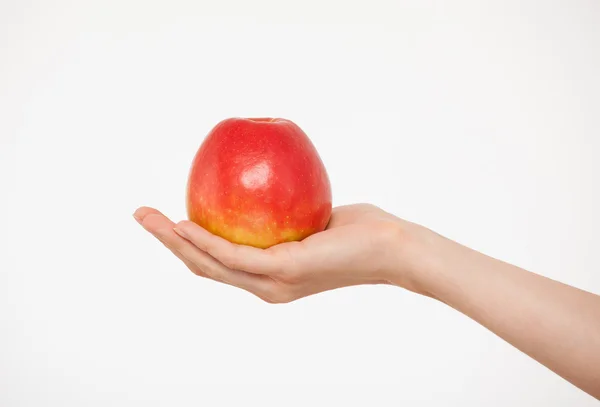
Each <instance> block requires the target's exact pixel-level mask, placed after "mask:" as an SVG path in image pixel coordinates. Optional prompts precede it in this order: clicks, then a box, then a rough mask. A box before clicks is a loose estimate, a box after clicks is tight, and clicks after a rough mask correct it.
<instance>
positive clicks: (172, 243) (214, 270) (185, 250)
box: [138, 208, 274, 298]
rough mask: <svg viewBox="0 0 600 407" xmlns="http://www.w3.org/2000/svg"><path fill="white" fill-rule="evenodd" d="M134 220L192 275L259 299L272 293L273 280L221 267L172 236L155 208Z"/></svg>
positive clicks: (182, 239)
mask: <svg viewBox="0 0 600 407" xmlns="http://www.w3.org/2000/svg"><path fill="white" fill-rule="evenodd" d="M138 217H139V218H140V220H141V222H140V223H141V224H142V226H143V227H144V228H145V229H146V230H148V231H149V232H150V233H152V234H153V235H154V236H155V237H156V238H157V239H159V240H160V241H161V242H162V243H163V244H164V245H165V246H167V248H168V249H170V250H171V251H172V252H173V253H174V254H175V255H176V256H177V257H179V258H180V259H182V260H184V262H185V263H186V265H188V267H190V268H191V269H192V271H193V272H195V273H196V274H199V273H198V272H200V273H202V274H203V275H206V276H208V277H209V278H211V279H213V280H216V281H220V282H222V283H225V284H229V285H233V286H236V287H239V288H242V289H244V290H246V291H250V292H252V293H253V294H255V295H258V296H260V297H261V298H262V297H268V296H270V295H271V294H272V293H271V292H272V291H273V287H272V286H273V284H274V282H273V280H271V279H270V278H265V277H263V276H258V275H254V274H250V273H246V272H244V271H240V270H232V269H229V268H228V267H225V266H224V265H223V264H221V263H220V262H219V261H217V260H216V259H215V258H213V257H212V256H211V255H210V254H208V253H206V252H204V251H202V250H200V249H199V248H198V247H196V246H194V245H193V244H192V243H191V242H189V241H188V240H186V239H184V238H182V237H181V236H179V235H178V234H176V233H175V232H174V231H173V225H174V223H173V222H172V221H170V220H169V219H168V218H167V217H166V216H165V215H163V214H162V213H160V212H159V211H157V210H156V209H152V208H143V209H140V211H139V213H138ZM190 265H191V266H190ZM199 275H201V274H199Z"/></svg>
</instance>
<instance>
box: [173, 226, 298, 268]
mask: <svg viewBox="0 0 600 407" xmlns="http://www.w3.org/2000/svg"><path fill="white" fill-rule="evenodd" d="M174 231H175V232H176V233H177V234H178V235H180V236H181V237H183V238H185V239H187V240H189V241H190V242H191V243H193V244H194V245H195V246H196V247H198V248H199V249H200V250H202V251H205V252H207V253H208V254H210V255H211V256H212V257H214V258H215V259H217V260H219V261H220V262H221V263H222V264H224V265H225V266H227V267H228V268H231V269H237V270H243V271H246V272H249V273H253V274H263V275H269V276H274V275H277V274H279V273H282V272H285V271H286V270H287V269H289V268H290V267H292V265H293V264H292V263H293V260H292V258H291V256H288V258H287V259H286V258H285V257H284V256H282V255H281V253H282V252H283V251H282V250H269V249H266V250H265V249H258V248H255V247H251V246H245V245H239V244H234V243H231V242H229V241H227V240H225V239H223V238H221V237H219V236H216V235H214V234H212V233H210V232H208V231H207V230H206V229H204V228H202V227H200V226H198V225H197V224H195V223H194V222H191V221H181V222H179V223H177V225H176V226H175V228H174ZM284 244H287V245H289V243H284Z"/></svg>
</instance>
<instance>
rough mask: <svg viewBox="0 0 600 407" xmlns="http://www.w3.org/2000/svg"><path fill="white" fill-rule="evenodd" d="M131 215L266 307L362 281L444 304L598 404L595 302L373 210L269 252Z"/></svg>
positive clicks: (350, 214)
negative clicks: (259, 300) (264, 303)
mask: <svg viewBox="0 0 600 407" xmlns="http://www.w3.org/2000/svg"><path fill="white" fill-rule="evenodd" d="M134 217H135V218H136V220H137V221H138V222H139V223H140V224H141V225H142V226H143V227H144V229H146V230H147V231H148V232H150V233H151V234H153V235H154V236H155V237H156V238H157V239H158V240H160V241H161V242H162V243H163V244H164V245H165V246H166V247H167V248H168V249H170V250H171V251H172V252H173V254H175V256H177V257H178V258H179V259H180V260H181V261H183V263H185V265H186V266H187V267H188V268H189V269H190V270H191V271H192V272H193V273H195V274H196V275H198V276H201V277H205V278H209V279H212V280H215V281H218V282H221V283H225V284H229V285H232V286H236V287H239V288H241V289H243V290H246V291H248V292H250V293H252V294H254V295H256V296H257V297H259V298H261V299H262V300H264V301H267V302H269V303H286V302H290V301H294V300H296V299H299V298H302V297H306V296H309V295H313V294H317V293H319V292H323V291H327V290H333V289H337V288H342V287H347V286H353V285H360V284H390V285H395V286H398V287H402V288H405V289H407V290H410V291H412V292H415V293H417V294H421V295H425V296H428V297H431V298H433V299H436V300H438V301H441V302H442V303H445V304H447V305H448V306H450V307H452V308H454V309H455V310H457V311H459V312H461V313H463V314H464V315H466V316H467V317H469V318H472V319H473V320H475V321H477V322H478V323H479V324H481V325H482V326H484V327H485V328H487V329H489V330H490V331H492V332H493V333H495V334H496V335H498V336H499V337H501V338H503V339H504V340H505V341H507V342H508V343H510V344H511V345H513V346H514V347H516V348H517V349H519V350H521V351H523V352H524V353H526V354H527V355H529V356H530V357H532V358H533V359H535V360H537V361H538V362H540V363H541V364H543V365H545V366H546V367H547V368H549V369H551V370H552V371H554V372H555V373H557V374H558V375H560V376H562V377H563V378H564V379H566V380H568V381H569V382H571V383H572V384H574V385H575V386H577V387H579V388H580V389H582V390H583V391H585V392H587V393H588V394H590V395H592V396H593V397H595V398H597V399H600V296H598V295H595V294H592V293H590V292H587V291H583V290H580V289H577V288H574V287H571V286H569V285H566V284H562V283H560V282H557V281H554V280H551V279H548V278H546V277H543V276H541V275H538V274H535V273H532V272H529V271H527V270H523V269H521V268H519V267H516V266H513V265H510V264H507V263H504V262H502V261H500V260H497V259H494V258H491V257H488V256H486V255H484V254H482V253H479V252H477V251H474V250H472V249H470V248H467V247H465V246H463V245H460V244H459V243H456V242H454V241H451V240H449V239H447V238H444V237H443V236H440V235H439V234H437V233H435V232H433V231H431V230H429V229H427V228H425V227H423V226H420V225H417V224H414V223H411V222H407V221H405V220H402V219H399V218H397V217H395V216H393V215H392V214H389V213H387V212H385V211H383V210H381V209H379V208H377V207H375V206H373V205H368V204H358V205H348V206H342V207H338V208H334V210H333V214H332V217H331V221H330V223H329V225H328V226H327V229H326V230H325V231H323V232H320V233H317V234H314V235H312V236H310V237H308V238H306V239H304V240H303V241H301V242H291V243H283V244H279V245H276V246H273V247H271V248H269V249H256V248H253V247H249V246H240V245H235V244H232V243H230V242H228V241H226V240H224V239H222V238H220V237H217V236H215V235H213V234H210V233H209V232H207V231H206V230H204V229H203V228H201V227H200V226H198V225H196V224H194V223H192V222H190V221H181V222H179V223H174V222H172V221H171V220H169V219H168V218H167V217H166V216H164V215H163V214H161V213H160V212H159V211H157V210H155V209H152V208H147V207H142V208H139V209H138V210H137V211H136V212H135V214H134Z"/></svg>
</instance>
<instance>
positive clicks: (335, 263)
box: [134, 204, 419, 303]
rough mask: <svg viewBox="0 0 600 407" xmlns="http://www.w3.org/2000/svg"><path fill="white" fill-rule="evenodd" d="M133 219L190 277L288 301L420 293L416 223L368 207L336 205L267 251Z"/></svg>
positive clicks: (144, 216)
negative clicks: (369, 289) (385, 287)
mask: <svg viewBox="0 0 600 407" xmlns="http://www.w3.org/2000/svg"><path fill="white" fill-rule="evenodd" d="M134 217H135V218H136V219H137V220H138V222H139V223H140V224H141V225H142V226H143V227H144V228H145V229H146V230H147V231H148V232H150V233H152V234H153V235H154V236H155V237H156V238H158V239H159V240H160V241H161V242H162V243H163V244H164V245H165V246H166V247H167V248H169V249H170V250H171V251H172V252H173V253H174V254H175V255H176V256H177V257H178V258H179V259H181V260H182V261H183V262H184V263H185V264H186V266H187V267H188V268H189V269H190V270H191V271H192V272H194V273H195V274H197V275H199V276H202V277H207V278H210V279H213V280H216V281H219V282H222V283H225V284H230V285H233V286H237V287H239V288H242V289H244V290H247V291H249V292H251V293H253V294H255V295H256V296H258V297H259V298H261V299H263V300H264V301H267V302H270V303H285V302H290V301H293V300H296V299H298V298H302V297H306V296H309V295H312V294H316V293H319V292H323V291H327V290H333V289H336V288H341V287H346V286H353V285H359V284H387V283H390V281H391V280H392V279H394V280H395V282H394V283H395V284H396V283H397V282H398V281H400V283H401V284H400V285H402V286H404V287H405V288H408V289H411V290H413V291H417V292H418V291H419V290H418V288H417V287H418V284H416V279H415V278H414V275H413V274H414V273H413V270H414V268H413V267H411V264H412V263H411V262H410V261H407V259H408V258H410V256H409V255H408V254H410V247H409V246H410V242H411V239H410V232H409V231H411V230H413V229H414V228H416V227H417V226H416V225H413V224H410V223H408V222H405V221H402V220H401V219H398V218H397V217H395V216H393V215H391V214H389V213H386V212H384V211H383V210H381V209H379V208H377V207H375V206H372V205H367V204H360V205H349V206H342V207H338V208H334V210H333V213H332V216H331V220H330V222H329V225H328V226H327V229H326V230H325V231H323V232H321V233H316V234H314V235H312V236H309V237H308V238H306V239H304V240H303V241H301V242H290V243H282V244H279V245H276V246H273V247H270V248H268V249H257V248H254V247H250V246H242V245H236V244H233V243H230V242H228V241H226V240H225V239H222V238H220V237H218V236H215V235H213V234H211V233H209V232H207V231H206V230H205V229H203V228H201V227H200V226H198V225H196V224H195V223H192V222H190V221H182V222H179V223H177V224H174V223H173V222H172V221H170V220H169V219H168V218H167V217H165V216H164V215H163V214H161V213H160V212H158V211H157V210H155V209H152V208H146V207H142V208H140V209H138V210H137V211H136V213H135V214H134Z"/></svg>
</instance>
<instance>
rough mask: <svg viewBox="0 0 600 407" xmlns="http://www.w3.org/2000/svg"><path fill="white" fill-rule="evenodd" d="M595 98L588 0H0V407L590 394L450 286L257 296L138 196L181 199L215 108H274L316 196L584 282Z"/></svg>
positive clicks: (489, 399)
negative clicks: (296, 140)
mask: <svg viewBox="0 0 600 407" xmlns="http://www.w3.org/2000/svg"><path fill="white" fill-rule="evenodd" d="M599 95H600V3H599V2H597V1H594V0H590V1H562V2H559V1H542V0H540V1H524V2H522V1H519V2H517V1H508V2H507V1H496V2H491V1H488V2H482V1H472V2H469V1H452V2H450V1H449V2H443V1H423V0H418V1H417V0H415V1H389V2H383V1H380V0H371V1H367V2H358V1H356V2H355V1H348V0H347V1H337V2H336V1H331V0H324V1H316V0H314V1H306V0H305V1H298V2H289V1H271V2H269V1H265V0H258V1H251V2H250V1H237V2H234V1H216V0H215V1H207V0H201V1H188V2H185V1H162V2H158V1H137V2H136V1H132V0H127V1H123V0H119V1H94V2H90V1H64V2H63V1H56V0H55V1H14V0H13V1H11V0H2V1H0V142H1V144H0V167H1V168H0V170H1V173H0V177H1V178H0V180H1V182H2V188H1V192H0V194H1V200H0V206H1V208H0V209H1V212H0V213H1V214H2V215H1V216H2V218H1V221H2V224H1V229H0V238H1V239H2V242H1V243H2V246H0V251H1V256H0V329H1V331H0V405H1V406H3V407H13V406H145V407H147V406H187V405H196V406H199V405H207V406H214V405H225V404H228V405H238V406H242V405H274V406H288V405H296V404H298V405H354V404H356V405H365V406H366V405H369V406H371V405H372V406H376V405H377V406H387V405H390V406H391V405H410V406H479V405H487V406H506V405H511V406H533V405H543V406H566V405H568V406H593V405H597V403H596V402H595V401H594V400H593V399H592V398H591V397H590V396H588V395H586V394H584V393H583V392H581V391H580V390H578V389H576V388H574V387H573V386H571V385H570V384H569V383H567V382H565V381H563V380H562V379H560V378H559V377H558V376H556V375H554V374H553V373H551V372H550V371H548V370H547V369H546V368H544V367H542V366H541V365H539V364H537V363H536V362H534V361H532V360H531V359H529V358H528V357H527V356H525V355H523V354H521V353H520V352H518V351H517V350H515V349H513V348H512V347H511V346H509V345H508V344H506V343H505V342H503V341H502V340H500V339H499V338H497V337H496V336H494V335H493V334H491V333H489V332H488V331H486V330H485V329H483V328H482V327H480V326H479V325H477V324H476V323H474V322H472V321H471V320H469V319H467V318H466V317H464V316H462V315H460V314H459V313H457V312H455V311H453V310H452V309H450V308H448V307H446V306H445V305H442V304H440V303H437V302H434V301H432V300H430V299H427V298H422V297H418V296H416V295H414V294H411V293H408V292H406V291H404V290H401V289H399V288H392V287H355V288H347V289H342V290H337V291H333V292H328V293H325V294H320V295H317V296H313V297H309V298H306V299H302V300H299V301H297V302H294V303H291V304H287V305H277V306H273V305H268V304H265V303H262V302H260V300H258V299H257V298H256V297H254V296H252V295H250V294H247V293H245V292H243V291H241V290H237V289H235V288H231V287H227V286H222V285H219V284H216V283H213V282H210V281H207V280H203V279H200V278H198V277H195V276H194V275H193V274H192V273H190V272H189V271H187V269H185V267H184V266H183V265H182V264H181V263H180V262H179V261H178V260H177V259H176V258H175V257H173V256H172V255H171V254H170V253H169V252H168V251H167V250H165V249H164V248H163V247H162V246H161V245H160V244H159V243H158V242H156V241H155V240H154V239H153V238H152V237H151V236H150V235H148V234H147V233H145V232H144V231H143V230H142V229H141V228H140V227H139V225H138V224H137V223H136V222H135V221H134V220H133V218H132V217H131V214H132V212H133V211H134V210H135V209H136V208H137V207H138V206H140V205H151V206H155V207H157V208H159V209H161V210H162V211H164V212H165V213H166V214H167V215H169V216H171V217H172V218H173V219H174V220H180V219H182V218H184V217H185V206H184V188H185V182H186V177H187V171H188V168H189V165H190V163H191V159H192V157H193V155H194V153H195V151H196V149H197V147H198V146H199V144H200V143H201V141H202V139H203V137H204V136H205V134H206V133H207V132H208V131H209V130H210V129H211V128H212V127H213V126H214V125H215V124H216V123H217V122H218V121H220V120H222V119H224V118H226V117H231V116H276V117H285V118H288V119H291V120H293V121H295V122H296V123H297V124H299V125H300V126H301V127H302V128H303V129H304V130H305V131H306V133H307V134H308V135H309V137H311V139H312V140H313V142H314V144H315V145H316V147H317V149H318V150H319V152H320V154H321V156H322V158H323V160H324V162H325V164H326V166H327V168H328V171H329V174H330V178H331V181H332V185H333V191H334V204H336V205H339V204H346V203H353V202H363V201H364V202H371V203H375V204H377V205H380V206H381V207H383V208H385V209H387V210H389V211H392V212H394V213H395V214H397V215H398V216H401V217H404V218H407V219H409V220H412V221H415V222H419V223H422V224H424V225H426V226H428V227H431V228H433V229H434V230H436V231H438V232H439V233H442V234H444V235H446V236H448V237H450V238H452V239H455V240H458V241H460V242H461V243H463V244H466V245H469V246H471V247H473V248H476V249H478V250H481V251H483V252H485V253H487V254H490V255H492V256H495V257H499V258H502V259H503V260H506V261H509V262H512V263H515V264H517V265H519V266H522V267H525V268H528V269H530V270H533V271H536V272H538V273H541V274H544V275H546V276H549V277H552V278H555V279H558V280H561V281H563V282H566V283H569V284H572V285H575V286H577V287H580V288H583V289H586V290H589V291H593V292H596V293H600V277H599V273H600V258H599V257H598V251H599V247H600V239H599V237H598V229H599V228H600V216H599V214H598V208H600V194H599V193H598V190H599V188H600V187H599V185H600V180H599V178H600V175H599V174H600V163H599V162H598V158H597V157H598V154H599V152H600V96H599ZM321 392H322V393H321ZM405 403H406V404H405Z"/></svg>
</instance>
